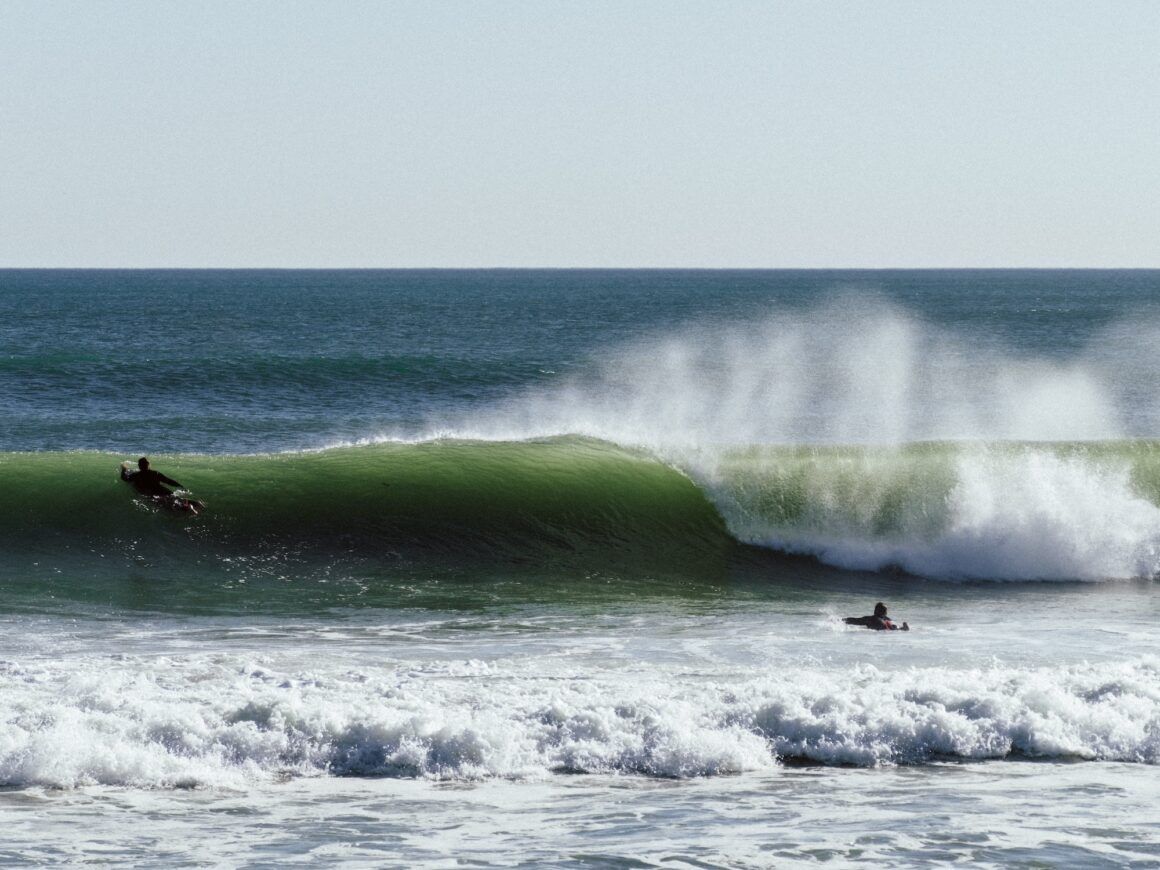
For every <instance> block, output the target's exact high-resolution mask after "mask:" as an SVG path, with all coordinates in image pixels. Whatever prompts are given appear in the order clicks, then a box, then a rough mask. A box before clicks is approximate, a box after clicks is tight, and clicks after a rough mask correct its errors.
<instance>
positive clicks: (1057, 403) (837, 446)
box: [0, 270, 1160, 866]
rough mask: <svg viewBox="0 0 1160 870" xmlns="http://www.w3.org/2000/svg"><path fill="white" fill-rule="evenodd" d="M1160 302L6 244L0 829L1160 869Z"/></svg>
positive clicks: (603, 854)
mask: <svg viewBox="0 0 1160 870" xmlns="http://www.w3.org/2000/svg"><path fill="white" fill-rule="evenodd" d="M1158 282H1160V275H1158V274H1157V273H1154V272H1052V271H1047V272H954V271H949V272H866V273H861V272H833V273H830V272H666V271H657V272H615V271H612V272H607V271H578V272H570V271H514V272H511V271H484V272H474V271H468V272H441V271H414V272H406V271H404V272H374V271H371V272H293V271H291V272H284V271H283V272H279V271H269V272H260V271H241V272H228V271H226V272H181V271H146V272H117V271H105V272H86V271H79V272H66V271H13V270H9V271H0V412H2V413H0V589H2V591H3V596H2V599H0V624H2V626H3V630H2V632H0V698H2V699H3V702H4V704H3V709H4V712H3V715H2V716H0V784H2V785H3V787H4V788H3V790H0V816H2V817H3V819H4V822H5V826H4V831H5V833H4V834H2V835H0V855H2V856H3V861H4V863H5V864H6V865H8V864H24V863H44V862H54V863H58V862H80V861H92V860H112V861H117V862H121V863H136V864H142V865H154V864H156V865H163V864H164V865H167V866H168V865H170V864H173V863H184V864H187V865H193V866H221V865H230V866H249V865H261V864H269V863H294V862H302V863H322V864H334V865H342V866H348V865H349V866H362V865H366V866H384V865H388V866H446V865H448V864H449V863H466V864H469V865H477V866H485V865H491V864H503V865H511V864H518V863H528V864H532V865H536V866H543V865H549V866H591V865H597V866H605V865H624V866H654V865H655V866H659V865H661V864H666V865H671V864H676V865H678V866H787V865H789V866H792V865H796V864H812V863H816V862H817V861H818V860H831V861H836V862H838V863H839V864H843V865H849V864H857V863H862V862H867V863H869V862H874V863H880V862H881V861H884V860H885V861H889V862H891V863H895V864H924V863H931V862H939V861H960V862H969V863H972V864H978V865H983V866H1009V865H1010V864H1012V863H1020V862H1030V863H1038V864H1047V865H1052V864H1077V865H1084V866H1105V865H1106V866H1123V865H1131V866H1152V865H1155V864H1157V863H1160V850H1158V848H1157V846H1156V845H1155V844H1156V842H1157V841H1158V839H1160V837H1158V831H1157V827H1156V824H1155V822H1154V818H1153V817H1154V813H1153V811H1152V809H1151V807H1152V806H1154V803H1155V800H1156V798H1157V796H1158V795H1157V787H1156V777H1155V766H1156V764H1157V763H1158V761H1160V642H1158V641H1157V632H1156V630H1155V624H1156V620H1157V618H1158V617H1160V606H1158V605H1157V603H1156V595H1155V583H1156V579H1157V577H1158V576H1160V393H1157V392H1156V389H1155V384H1156V383H1160V378H1158V376H1160V370H1158V369H1160V363H1157V362H1156V361H1155V360H1154V355H1153V354H1152V353H1151V352H1150V349H1151V348H1152V347H1154V346H1155V339H1156V338H1157V337H1160V309H1158V308H1157V307H1156V305H1155V303H1154V301H1153V300H1154V298H1155V291H1156V289H1157V287H1158V286H1160V284H1158ZM157 323H164V324H165V325H166V326H167V327H169V328H170V329H174V330H176V331H179V332H180V333H181V335H182V338H181V339H180V340H177V341H165V342H158V341H155V340H153V339H152V338H151V337H150V336H151V335H152V333H151V327H152V326H153V325H155V324H157ZM145 454H147V455H149V456H150V457H151V459H152V461H153V464H154V467H156V468H158V469H160V470H161V471H163V472H164V473H166V474H170V475H172V476H174V477H176V478H177V479H179V480H181V481H183V483H184V484H185V485H186V486H187V487H188V488H189V490H190V491H192V493H193V494H194V495H195V496H196V497H197V498H199V499H201V500H203V501H204V502H205V504H206V510H205V512H204V513H203V515H201V516H198V517H190V516H184V515H175V514H171V513H169V512H168V511H165V510H161V509H158V508H157V506H155V505H151V504H148V503H143V502H141V501H139V500H137V499H135V498H134V496H133V493H132V491H131V489H130V488H129V487H128V486H126V485H125V484H123V483H121V482H120V481H119V480H118V476H117V471H118V468H119V465H120V463H121V462H122V461H123V460H135V459H136V457H137V456H139V455H145ZM878 600H882V601H885V602H886V603H887V604H888V605H889V606H890V610H891V614H892V615H893V616H895V617H896V618H897V619H898V620H902V619H906V620H908V621H909V622H910V624H911V626H912V629H913V630H912V631H911V632H909V633H907V634H905V635H904V634H901V633H894V634H888V633H878V632H869V631H865V630H862V629H857V628H851V627H847V626H845V625H844V624H843V623H842V617H844V616H849V615H860V614H863V613H867V612H869V610H870V609H871V608H872V606H873V604H874V603H875V602H876V601H878ZM142 820H144V821H142ZM94 825H95V826H96V827H94ZM98 828H99V833H98Z"/></svg>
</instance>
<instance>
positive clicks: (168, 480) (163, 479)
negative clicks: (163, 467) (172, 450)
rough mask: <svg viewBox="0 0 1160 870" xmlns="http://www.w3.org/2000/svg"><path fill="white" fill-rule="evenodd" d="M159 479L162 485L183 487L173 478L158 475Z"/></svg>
mask: <svg viewBox="0 0 1160 870" xmlns="http://www.w3.org/2000/svg"><path fill="white" fill-rule="evenodd" d="M157 477H158V479H159V480H160V481H161V482H162V483H168V484H169V485H170V486H176V487H181V484H180V483H178V482H177V481H176V480H174V479H173V478H172V477H166V476H165V475H164V474H158V475H157Z"/></svg>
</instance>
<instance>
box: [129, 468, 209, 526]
mask: <svg viewBox="0 0 1160 870" xmlns="http://www.w3.org/2000/svg"><path fill="white" fill-rule="evenodd" d="M128 464H129V463H127V462H126V463H125V464H124V465H122V466H121V480H123V481H125V482H126V483H131V484H133V488H134V489H135V490H137V492H138V493H139V494H140V495H143V496H145V497H146V498H151V499H153V500H155V501H157V502H161V503H165V504H166V505H168V506H169V507H172V508H175V509H178V510H189V511H193V513H197V511H198V508H200V507H202V504H201V502H199V501H194V500H193V499H189V498H182V497H181V496H177V495H174V494H173V490H171V489H169V488H167V487H166V486H165V484H169V486H176V487H177V488H178V489H183V488H184V487H182V485H181V484H180V483H179V482H178V481H176V480H174V479H173V478H172V477H166V476H165V475H164V474H162V473H161V472H160V471H155V470H154V469H152V468H150V467H149V459H148V458H147V457H144V456H142V457H141V458H140V459H138V460H137V470H136V471H130V470H129V469H128V467H127V466H128Z"/></svg>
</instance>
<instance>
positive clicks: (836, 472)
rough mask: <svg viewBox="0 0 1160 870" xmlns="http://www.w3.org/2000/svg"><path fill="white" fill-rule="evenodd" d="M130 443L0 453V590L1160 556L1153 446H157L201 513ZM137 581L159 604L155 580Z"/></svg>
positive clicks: (428, 581)
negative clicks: (782, 562) (170, 494)
mask: <svg viewBox="0 0 1160 870" xmlns="http://www.w3.org/2000/svg"><path fill="white" fill-rule="evenodd" d="M126 458H130V459H131V458H133V457H123V456H113V455H109V454H100V453H68V454H47V453H44V454H2V455H0V528H2V529H3V532H4V534H3V536H2V538H0V568H2V569H3V572H4V574H5V577H6V578H7V583H8V587H7V588H8V590H9V591H10V592H11V591H12V589H13V588H14V586H13V584H16V585H17V586H20V585H21V584H23V586H22V587H21V588H23V589H24V590H25V592H27V593H28V594H29V595H37V594H42V593H44V591H45V590H46V589H51V591H52V593H53V594H60V595H64V596H68V595H76V594H83V595H96V596H99V595H102V594H107V593H109V590H110V589H112V590H121V591H123V590H122V589H121V587H120V586H118V585H117V584H118V583H121V582H122V581H123V580H125V578H134V577H141V578H145V579H149V578H154V579H155V578H157V577H163V578H165V579H174V580H175V581H176V580H180V581H181V583H183V584H185V585H187V586H195V585H197V584H203V583H204V580H205V578H206V577H208V578H210V582H209V584H208V586H207V591H206V592H205V595H206V596H207V600H208V599H209V598H210V597H212V594H221V590H220V588H218V591H217V592H214V593H211V592H210V591H209V587H215V588H217V587H222V586H223V585H224V586H231V584H233V585H236V586H238V587H239V588H240V586H241V585H242V584H246V583H249V584H250V586H249V587H248V588H249V589H253V588H254V584H258V585H261V584H265V585H264V586H263V587H262V588H264V589H267V590H268V589H269V588H270V586H271V584H274V585H277V583H279V582H282V581H284V580H285V581H287V582H289V581H290V580H293V579H294V578H298V581H302V580H303V578H307V579H308V581H309V583H311V584H315V585H317V584H326V583H331V582H333V583H335V584H338V585H341V584H343V583H347V584H351V583H353V584H354V586H356V587H358V588H359V589H361V590H364V591H365V590H370V591H373V590H374V589H375V588H378V587H379V586H382V585H383V584H387V585H390V584H395V586H398V585H399V584H401V583H402V584H405V583H407V582H411V581H412V580H413V581H414V585H415V587H416V588H421V587H422V588H427V587H430V586H431V585H432V582H433V581H432V578H433V577H435V578H439V577H442V578H447V577H458V578H461V579H463V580H468V581H472V580H473V578H475V579H478V578H482V577H487V578H491V579H494V578H495V577H497V576H499V577H507V576H511V575H512V573H513V572H524V573H525V574H528V573H530V574H536V575H537V576H538V577H548V576H552V577H555V578H557V579H556V580H554V581H551V582H556V583H563V584H564V585H568V586H574V587H576V588H581V587H585V586H592V587H595V586H598V585H600V584H601V583H615V584H618V586H620V587H632V586H633V585H634V584H641V583H647V582H653V581H655V582H658V583H661V584H662V586H664V584H673V583H677V584H680V583H682V582H686V581H692V582H694V583H706V582H708V583H710V584H712V583H718V582H720V581H721V580H722V579H723V578H725V577H726V576H727V574H728V570H729V568H728V566H729V564H730V563H731V562H730V560H731V559H733V558H735V557H736V556H737V555H738V553H739V549H738V547H739V545H751V546H757V547H762V548H766V549H767V550H770V551H780V552H788V553H802V554H809V555H812V556H815V557H816V558H818V559H819V560H821V561H822V562H825V563H828V564H831V565H835V566H839V567H842V568H850V569H858V570H878V569H882V568H887V567H889V568H892V569H901V570H903V571H906V572H909V573H913V574H917V575H922V576H926V577H930V578H939V579H943V578H946V579H964V578H968V579H969V578H974V579H989V580H1097V581H1098V580H1107V579H1118V578H1131V577H1141V576H1143V577H1152V576H1156V575H1157V573H1160V508H1158V507H1157V505H1158V504H1160V443H1158V442H1150V441H1149V442H1145V441H1138V442H1105V443H1068V444H1015V443H1004V444H992V445H987V444H953V443H945V444H944V443H930V444H912V445H905V446H901V447H852V446H847V447H839V446H833V447H802V446H787V447H769V446H762V447H752V448H744V449H727V448H723V449H720V450H717V451H706V450H700V451H698V452H697V453H696V454H695V455H686V456H672V455H670V456H668V457H667V462H661V461H659V460H658V459H657V458H655V457H653V456H650V455H648V454H646V453H643V452H639V451H631V450H626V449H623V448H620V447H617V446H614V445H611V444H608V443H605V442H600V441H593V440H588V439H582V438H573V437H562V438H555V439H547V440H542V441H528V442H482V441H430V442H423V443H410V444H404V443H387V444H376V445H369V446H359V447H339V448H334V449H328V450H322V451H318V452H309V453H286V454H276V455H258V456H205V455H180V456H155V457H153V462H154V467H155V468H157V469H158V470H161V471H162V472H164V473H166V474H168V475H170V476H172V477H174V478H176V479H178V480H181V481H182V482H183V483H184V484H186V485H187V486H188V487H189V489H190V490H191V491H192V493H193V494H194V495H195V496H196V497H198V498H200V499H203V500H204V502H205V504H206V508H205V510H204V512H203V514H202V515H200V516H197V517H189V516H186V515H179V514H172V513H169V512H167V511H165V510H160V509H158V508H156V507H155V506H152V505H147V504H143V503H142V502H141V501H140V500H139V499H137V498H136V497H135V495H134V493H133V491H132V489H131V488H130V487H129V486H127V485H126V484H124V483H122V482H121V481H120V480H119V479H118V475H117V473H118V468H119V463H120V461H121V460H123V459H126ZM763 570H764V569H763ZM559 578H563V579H562V580H561V579H559ZM771 579H773V578H772V577H771ZM440 582H441V581H440ZM537 582H540V581H537ZM102 584H103V585H102ZM484 585H486V584H484ZM175 588H176V587H173V586H171V587H170V589H171V591H172V590H173V589H175ZM133 589H135V590H136V591H134V592H133V593H132V594H133V595H138V594H140V595H144V596H145V597H146V598H147V599H149V602H151V604H150V606H160V607H165V606H167V603H166V601H165V600H164V595H165V594H166V593H165V592H164V591H161V587H157V586H156V585H150V584H149V583H145V582H143V583H140V584H138V586H136V587H133ZM102 590H103V591H102ZM117 594H121V592H120V591H118V592H117ZM179 594H180V595H185V596H188V595H191V594H194V593H193V592H190V591H188V590H187V589H183V590H182V591H181V592H180V593H179ZM159 595H160V596H162V597H161V598H160V599H158V598H157V596H159ZM310 595H314V596H316V600H317V601H318V602H319V603H321V604H327V603H330V604H333V603H335V602H336V601H340V600H346V598H345V597H344V595H345V593H343V594H337V593H336V594H331V593H324V592H318V591H317V589H315V590H314V591H313V592H311V593H310ZM451 597H454V596H451ZM311 600H315V599H313V598H312V599H311Z"/></svg>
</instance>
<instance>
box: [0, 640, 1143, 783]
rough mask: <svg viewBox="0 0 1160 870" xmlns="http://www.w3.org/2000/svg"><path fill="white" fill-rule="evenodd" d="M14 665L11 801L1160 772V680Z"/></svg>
mask: <svg viewBox="0 0 1160 870" xmlns="http://www.w3.org/2000/svg"><path fill="white" fill-rule="evenodd" d="M93 665H94V663H92V662H89V663H87V664H86V663H84V662H77V663H75V664H73V665H67V666H66V665H56V666H45V665H37V666H28V667H25V666H22V665H19V664H14V663H8V662H0V691H2V692H3V694H4V698H5V708H6V710H7V714H6V716H5V721H4V722H3V723H2V725H0V785H4V786H30V785H40V786H49V787H58V788H71V787H77V786H84V785H90V784H94V783H97V784H107V785H130V786H135V787H161V788H169V787H194V786H217V787H236V786H241V785H244V784H246V783H250V782H255V781H275V780H280V779H283V778H285V777H294V776H319V775H337V776H375V777H396V778H398V777H403V778H416V777H418V778H430V779H448V780H472V779H481V778H493V777H502V778H509V779H537V778H541V777H544V776H547V775H550V774H552V773H557V772H584V773H622V774H632V775H647V776H660V777H696V776H713V775H718V774H728V773H737V772H741V771H745V770H760V769H774V768H775V767H776V766H777V765H778V763H779V762H780V761H783V760H805V761H809V762H814V763H822V764H852V765H860V766H875V765H882V764H924V763H929V762H932V761H940V760H946V759H960V760H977V759H998V758H1012V757H1014V758H1043V759H1068V760H1085V759H1086V760H1105V761H1120V762H1132V763H1142V764H1157V763H1160V664H1158V663H1157V661H1156V660H1155V659H1151V658H1148V659H1138V660H1134V661H1127V662H1123V663H1118V664H1096V665H1078V666H1069V667H1041V668H1018V667H1005V666H1001V665H999V664H996V665H995V666H994V667H991V668H984V669H960V670H956V669H953V668H912V669H910V670H907V671H905V672H901V673H889V674H888V673H885V672H880V671H879V670H878V669H876V668H874V667H873V666H869V665H863V666H858V667H855V668H853V669H851V670H849V671H838V672H835V671H833V670H822V669H818V670H815V671H810V670H809V669H806V670H804V671H803V670H800V669H795V670H794V672H793V673H792V674H786V675H784V676H778V675H777V674H768V673H758V672H754V673H752V674H749V675H747V676H739V677H738V678H737V679H736V680H735V681H734V682H732V683H731V684H727V685H726V684H721V683H718V682H716V681H706V680H699V679H694V678H690V677H689V676H688V675H687V674H675V673H669V672H666V671H665V670H663V669H657V670H656V671H655V672H654V673H653V674H651V677H650V678H649V679H641V678H640V672H639V671H638V670H635V669H634V670H633V671H632V673H631V674H629V675H627V676H626V677H625V678H621V677H619V676H618V675H617V674H615V673H614V672H612V673H608V674H605V675H602V676H596V677H593V678H586V679H578V680H563V681H561V680H560V679H558V678H555V677H552V676H545V675H543V674H542V673H539V668H538V666H536V665H532V666H530V667H533V668H535V670H532V671H529V670H527V669H523V668H510V667H508V666H505V665H504V664H503V663H484V662H448V663H429V664H426V665H422V666H416V665H408V666H403V667H396V668H391V667H383V668H374V669H371V670H369V671H367V672H365V673H364V672H360V671H357V670H349V669H348V670H345V671H344V672H342V673H332V672H313V671H303V672H282V671H278V670H276V669H272V668H270V667H266V666H263V665H260V664H255V663H253V662H250V661H248V660H246V659H242V658H237V657H230V656H223V655H212V656H190V657H182V658H179V659H169V658H135V657H124V656H122V657H118V658H117V659H115V660H102V661H101V662H100V666H99V667H95V666H93Z"/></svg>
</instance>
